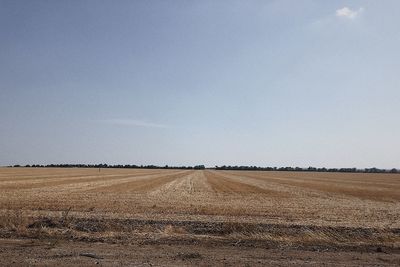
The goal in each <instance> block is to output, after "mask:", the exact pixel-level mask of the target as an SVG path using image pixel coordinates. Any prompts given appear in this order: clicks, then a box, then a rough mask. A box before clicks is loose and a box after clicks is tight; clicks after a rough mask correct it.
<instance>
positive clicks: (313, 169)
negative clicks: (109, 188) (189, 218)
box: [9, 163, 400, 173]
mask: <svg viewBox="0 0 400 267" xmlns="http://www.w3.org/2000/svg"><path fill="white" fill-rule="evenodd" d="M9 167H27V168H29V167H31V168H32V167H33V168H45V167H47V168H118V169H183V170H204V169H206V167H205V166H204V165H195V166H168V165H165V166H156V165H134V164H133V165H132V164H125V165H121V164H115V165H110V164H105V163H103V164H46V165H42V164H32V165H29V164H28V165H24V166H22V165H13V166H9ZM208 169H214V170H235V171H289V172H290V171H295V172H348V173H400V169H395V168H393V169H390V170H388V169H378V168H365V169H357V168H316V167H308V168H300V167H258V166H225V165H223V166H215V167H214V168H208Z"/></svg>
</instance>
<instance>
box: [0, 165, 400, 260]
mask: <svg viewBox="0 0 400 267" xmlns="http://www.w3.org/2000/svg"><path fill="white" fill-rule="evenodd" d="M0 207H1V209H0V226H1V232H0V234H1V236H2V237H3V238H6V239H7V238H8V239H10V238H33V239H49V240H74V241H76V242H104V243H117V244H141V245H143V244H148V245H149V244H150V245H157V244H165V243H170V244H192V245H193V242H195V243H196V242H197V243H198V244H203V246H213V245H216V244H219V245H228V246H229V245H232V244H233V245H234V246H243V247H258V248H291V249H304V250H310V249H317V250H318V251H320V250H334V251H358V250H360V251H370V250H375V249H377V250H378V252H380V251H382V250H385V251H386V252H388V253H389V252H390V253H392V254H391V256H388V257H389V260H390V259H395V260H398V259H399V258H398V256H399V250H398V249H399V245H400V175H398V174H346V173H316V172H263V171H214V170H204V171H203V170H145V169H101V170H99V169H91V168H88V169H83V168H82V169H80V168H0ZM197 243H196V244H197ZM393 253H394V254H393ZM385 255H386V256H387V255H389V254H385ZM393 255H396V256H393ZM192 256H193V255H192ZM195 256H196V255H195ZM193 259H196V257H193ZM386 260H387V259H386ZM386 263H388V261H386ZM389 263H391V262H390V261H389ZM396 263H397V262H396Z"/></svg>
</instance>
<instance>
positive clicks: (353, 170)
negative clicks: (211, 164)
mask: <svg viewBox="0 0 400 267" xmlns="http://www.w3.org/2000/svg"><path fill="white" fill-rule="evenodd" d="M214 169H215V170H238V171H289V172H290V171H295V172H350V173H357V172H359V173H400V169H395V168H393V169H390V170H388V169H378V168H365V169H357V168H315V167H308V168H300V167H258V166H225V165H224V166H215V168H214Z"/></svg>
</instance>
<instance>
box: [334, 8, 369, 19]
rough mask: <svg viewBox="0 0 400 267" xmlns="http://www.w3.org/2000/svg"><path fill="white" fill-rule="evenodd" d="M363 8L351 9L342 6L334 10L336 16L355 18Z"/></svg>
mask: <svg viewBox="0 0 400 267" xmlns="http://www.w3.org/2000/svg"><path fill="white" fill-rule="evenodd" d="M363 10H364V9H363V8H362V7H360V8H359V9H358V10H352V9H350V8H348V7H343V8H340V9H338V10H336V17H341V18H347V19H355V18H357V17H358V16H359V15H360V14H361V13H362V12H363Z"/></svg>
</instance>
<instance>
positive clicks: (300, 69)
mask: <svg viewBox="0 0 400 267" xmlns="http://www.w3.org/2000/svg"><path fill="white" fill-rule="evenodd" d="M399 10H400V1H397V0H393V1H375V0H370V1H322V0H321V1H311V0H309V1H307V0H302V1H298V0H292V1H15V0H10V1H3V0H0V165H8V164H33V163H102V162H104V163H109V164H119V163H121V164H128V163H129V164H157V165H164V164H168V165H193V164H205V165H208V166H214V165H224V164H225V165H259V166H300V167H307V166H316V167H323V166H326V167H359V168H363V167H380V168H392V167H396V168H399V167H400V138H399V136H400V122H399V121H400V120H399V117H400V116H399V115H400V49H399V48H400V16H399Z"/></svg>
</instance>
